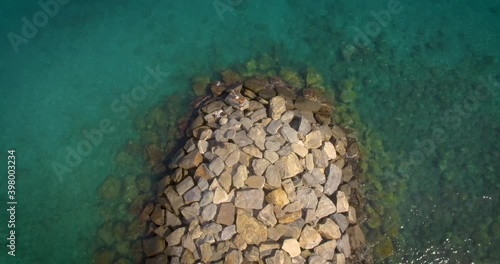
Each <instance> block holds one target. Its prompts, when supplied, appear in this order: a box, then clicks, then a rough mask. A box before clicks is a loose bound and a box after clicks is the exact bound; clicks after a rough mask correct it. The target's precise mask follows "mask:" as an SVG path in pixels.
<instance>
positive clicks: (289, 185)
mask: <svg viewBox="0 0 500 264" xmlns="http://www.w3.org/2000/svg"><path fill="white" fill-rule="evenodd" d="M282 185H283V190H285V192H286V195H287V196H288V199H290V201H295V199H296V198H297V194H296V193H295V185H294V184H293V182H292V180H291V179H286V180H284V181H283V182H282Z"/></svg>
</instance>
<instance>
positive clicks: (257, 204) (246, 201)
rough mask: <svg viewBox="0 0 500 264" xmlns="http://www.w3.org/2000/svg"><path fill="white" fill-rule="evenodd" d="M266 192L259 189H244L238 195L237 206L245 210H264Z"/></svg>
mask: <svg viewBox="0 0 500 264" xmlns="http://www.w3.org/2000/svg"><path fill="white" fill-rule="evenodd" d="M263 204H264V191H262V190H258V189H244V190H239V191H238V192H237V193H236V200H235V204H234V205H235V206H236V207H238V208H244V209H262V205H263Z"/></svg>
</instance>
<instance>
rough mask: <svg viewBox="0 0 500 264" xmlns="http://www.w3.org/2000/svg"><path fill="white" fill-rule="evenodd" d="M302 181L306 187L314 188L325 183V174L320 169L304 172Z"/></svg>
mask: <svg viewBox="0 0 500 264" xmlns="http://www.w3.org/2000/svg"><path fill="white" fill-rule="evenodd" d="M302 179H303V180H304V181H305V183H306V184H307V185H308V186H311V187H314V186H317V185H320V184H323V183H325V180H326V179H325V174H324V173H323V172H322V171H321V170H320V169H313V170H312V171H308V172H305V173H304V174H303V175H302Z"/></svg>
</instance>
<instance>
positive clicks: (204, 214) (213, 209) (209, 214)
mask: <svg viewBox="0 0 500 264" xmlns="http://www.w3.org/2000/svg"><path fill="white" fill-rule="evenodd" d="M216 213H217V205H215V204H209V205H207V206H205V207H204V208H203V210H202V211H201V219H203V221H211V220H212V219H214V217H215V214H216Z"/></svg>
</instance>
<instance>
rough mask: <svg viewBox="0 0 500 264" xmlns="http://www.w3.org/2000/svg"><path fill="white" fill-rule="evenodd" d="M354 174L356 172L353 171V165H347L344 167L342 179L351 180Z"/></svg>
mask: <svg viewBox="0 0 500 264" xmlns="http://www.w3.org/2000/svg"><path fill="white" fill-rule="evenodd" d="M353 176H354V173H353V172H352V166H351V165H347V166H346V167H345V168H343V169H342V181H344V182H349V181H350V180H351V179H352V177H353Z"/></svg>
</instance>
